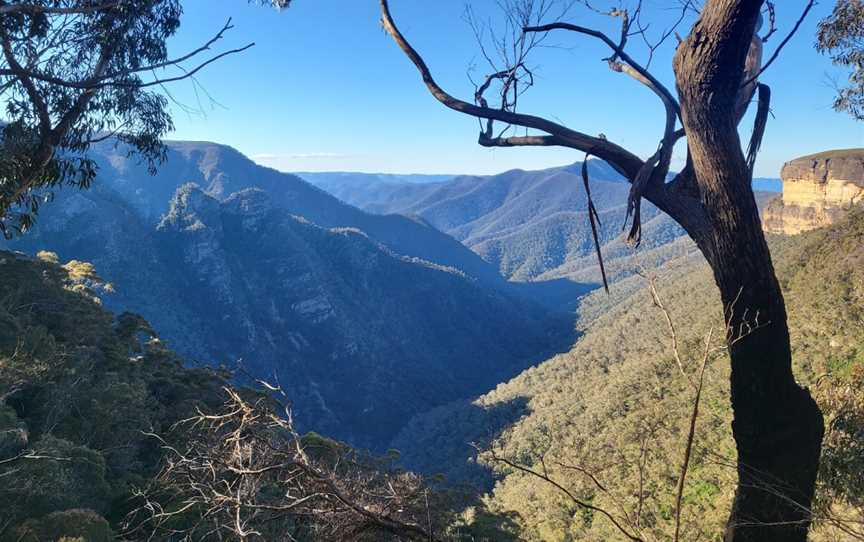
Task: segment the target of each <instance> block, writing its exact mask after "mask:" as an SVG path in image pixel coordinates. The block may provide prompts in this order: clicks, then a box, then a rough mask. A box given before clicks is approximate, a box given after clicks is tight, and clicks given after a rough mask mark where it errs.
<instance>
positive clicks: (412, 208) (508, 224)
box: [313, 160, 683, 284]
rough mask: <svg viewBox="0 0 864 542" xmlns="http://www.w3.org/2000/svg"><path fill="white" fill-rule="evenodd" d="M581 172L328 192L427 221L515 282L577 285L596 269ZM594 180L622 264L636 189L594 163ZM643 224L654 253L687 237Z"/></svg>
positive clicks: (608, 237) (661, 225)
mask: <svg viewBox="0 0 864 542" xmlns="http://www.w3.org/2000/svg"><path fill="white" fill-rule="evenodd" d="M580 169H581V163H576V164H573V165H571V166H567V167H560V168H553V169H547V170H541V171H523V170H518V169H517V170H512V171H507V172H505V173H501V174H499V175H492V176H479V177H478V176H459V177H455V178H453V179H450V180H447V181H443V182H440V181H439V182H431V183H424V184H416V183H410V184H409V183H395V182H380V183H369V182H368V181H367V182H363V181H359V180H358V181H355V180H353V179H351V178H348V177H342V179H341V180H342V182H341V184H338V183H336V182H335V180H334V179H330V181H329V182H328V183H327V184H322V185H321V186H322V188H324V189H327V190H329V191H331V192H332V193H333V194H334V195H336V196H338V197H340V198H342V199H344V200H345V201H346V202H348V203H351V204H353V205H357V206H359V207H361V208H363V209H365V210H367V211H370V212H374V213H380V214H384V215H386V214H391V213H400V214H405V215H408V216H417V217H420V218H421V219H422V220H424V221H426V222H428V223H429V224H431V225H433V226H435V227H436V228H438V229H440V230H441V231H444V232H446V233H448V234H450V235H452V236H453V237H454V238H456V239H458V240H459V241H461V242H462V243H463V244H465V246H467V247H469V248H470V249H471V250H473V251H474V252H475V253H477V254H478V255H480V256H482V257H483V259H484V260H486V261H487V262H489V263H490V264H492V265H493V266H495V267H496V268H498V270H499V271H500V272H501V274H502V275H504V276H505V277H507V278H508V279H511V280H522V281H524V280H537V279H540V278H546V277H548V278H572V277H573V276H575V275H576V274H579V273H580V271H583V270H584V269H585V267H586V266H588V267H591V266H593V265H594V263H596V258H595V257H594V245H593V241H592V239H591V234H590V227H589V222H588V214H587V198H586V195H585V191H584V189H583V186H582V179H581V174H580ZM589 178H590V179H591V190H592V195H593V199H594V204H595V205H596V206H597V209H598V211H599V213H600V220H601V227H600V239H601V242H602V244H603V245H604V252H610V257H612V258H614V257H615V256H618V255H619V254H618V251H613V250H612V249H613V247H612V245H614V244H615V243H616V240H618V239H619V237H620V236H621V232H622V226H623V224H624V215H625V211H626V202H627V194H628V193H629V190H630V187H629V185H628V184H627V182H626V181H625V180H624V179H623V177H621V175H619V174H618V173H617V172H616V171H615V170H614V169H612V168H611V167H610V166H609V165H608V164H606V163H605V162H602V161H600V160H591V161H590V162H589ZM313 182H314V181H313ZM643 220H644V222H645V245H646V247H647V248H653V247H655V246H658V245H662V244H666V243H668V242H670V241H672V240H674V239H675V238H677V237H680V236H681V235H682V234H683V232H682V231H681V230H680V229H679V228H678V227H677V226H676V225H675V224H674V222H672V221H671V220H670V219H668V218H666V217H665V216H661V215H660V214H659V213H658V211H657V210H656V209H655V208H654V207H653V206H651V205H650V204H646V205H645V208H644V210H643ZM618 244H620V243H618ZM588 256H590V258H587V257H588ZM577 264H578V265H577ZM584 275H585V274H582V275H580V276H579V280H580V281H583V282H585V281H587V282H593V283H595V284H596V283H598V282H599V281H600V275H599V272H598V273H596V274H592V275H590V276H587V277H586V276H584Z"/></svg>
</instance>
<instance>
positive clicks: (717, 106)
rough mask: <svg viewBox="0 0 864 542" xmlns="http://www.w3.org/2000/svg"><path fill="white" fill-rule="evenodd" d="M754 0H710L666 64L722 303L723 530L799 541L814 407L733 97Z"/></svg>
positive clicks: (815, 424)
mask: <svg viewBox="0 0 864 542" xmlns="http://www.w3.org/2000/svg"><path fill="white" fill-rule="evenodd" d="M761 5H762V2H761V0H760V1H756V0H751V1H741V0H720V1H717V0H715V1H712V2H708V3H707V4H706V6H705V8H704V10H703V12H702V17H701V18H700V20H699V22H697V23H696V25H695V27H694V28H693V31H692V32H691V33H690V36H689V37H688V38H687V39H686V40H685V41H684V42H683V43H682V44H681V45H680V46H679V48H678V51H677V53H676V56H675V73H676V81H677V86H678V94H679V97H680V100H681V114H682V121H683V124H684V128H685V130H686V132H687V143H688V150H689V152H690V155H691V157H692V179H693V182H695V186H696V187H698V192H699V194H700V197H701V201H702V205H703V208H704V210H705V215H706V216H705V219H706V221H707V228H705V229H704V233H702V234H699V235H701V236H703V237H704V239H702V240H701V241H702V242H700V243H699V245H700V247H701V248H702V251H703V253H704V254H705V257H706V259H707V260H708V263H709V264H710V266H711V269H712V271H713V273H714V279H715V281H716V283H717V286H718V287H719V289H720V295H721V299H722V301H723V305H724V307H725V309H726V319H727V324H728V330H727V332H728V335H727V341H728V344H729V353H730V356H731V359H732V377H731V390H732V409H733V412H734V420H733V423H732V429H733V434H734V437H735V443H736V446H737V450H738V477H739V480H738V488H737V491H736V496H735V502H734V504H733V508H732V512H731V514H730V518H729V523H728V527H727V533H726V540H731V541H735V542H744V541H754V542H755V541H760V542H773V541H778V542H779V541H802V542H803V541H805V540H806V538H807V529H808V527H809V524H810V519H809V518H810V511H809V509H810V504H811V501H812V498H813V492H814V486H815V481H816V472H817V469H818V465H819V453H820V448H821V443H822V434H823V422H822V415H821V412H820V411H819V408H818V407H817V405H816V403H815V402H814V401H813V399H812V398H811V396H810V394H809V393H808V391H807V390H806V389H802V388H801V387H800V386H798V384H797V383H796V382H795V379H794V376H793V374H792V356H791V351H790V344H789V329H788V326H787V320H786V308H785V305H784V300H783V294H782V292H781V290H780V285H779V283H778V282H777V278H776V276H775V273H774V268H773V265H772V262H771V255H770V253H769V251H768V246H767V244H766V242H765V237H764V235H763V233H762V227H761V223H760V220H759V213H758V209H757V207H756V202H755V200H754V197H753V190H752V188H751V182H752V175H751V172H750V170H749V167H748V166H747V163H746V161H745V158H744V155H743V153H742V151H741V142H740V141H739V137H738V129H737V124H738V119H736V118H735V117H734V115H733V114H732V112H733V111H734V104H735V100H736V96H737V95H738V94H739V92H740V89H741V82H742V69H741V67H742V65H743V64H744V57H745V56H746V54H747V51H748V48H749V43H750V39H751V36H752V35H753V26H754V24H755V20H756V17H757V16H758V13H759V9H760V8H761Z"/></svg>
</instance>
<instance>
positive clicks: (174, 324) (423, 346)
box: [11, 142, 574, 449]
mask: <svg viewBox="0 0 864 542" xmlns="http://www.w3.org/2000/svg"><path fill="white" fill-rule="evenodd" d="M95 151H96V153H95V155H96V158H97V159H98V162H99V164H100V172H99V176H98V178H97V180H96V182H95V184H94V186H93V187H92V189H90V190H87V191H73V190H68V191H63V192H62V193H60V194H58V197H57V200H56V201H55V202H54V203H52V204H51V205H48V206H46V207H45V208H44V209H43V213H42V214H41V216H40V218H39V222H38V225H37V227H36V228H35V229H34V230H33V231H31V232H29V233H28V234H27V235H26V236H25V237H24V238H22V239H20V240H17V241H15V242H12V243H11V246H12V248H16V249H19V250H24V251H26V252H29V253H33V252H35V251H36V250H42V249H45V250H50V251H54V252H57V253H58V254H59V256H60V257H61V259H62V260H64V261H65V260H69V259H73V258H75V259H81V260H86V261H91V262H93V263H94V264H95V265H96V268H97V270H98V271H99V273H100V274H101V275H103V276H104V277H106V278H107V279H108V280H110V281H112V282H113V283H114V285H115V288H116V294H114V295H108V296H106V297H105V299H104V302H105V303H106V305H107V306H108V307H109V308H111V309H113V310H118V311H119V310H130V311H134V312H137V313H140V314H142V315H143V316H144V317H146V318H147V319H148V320H149V321H150V322H151V323H152V324H153V326H154V328H155V329H156V330H157V331H158V332H159V333H160V335H161V336H162V337H163V338H165V339H166V340H167V341H168V342H169V344H170V345H171V346H172V347H174V348H175V349H176V350H178V351H179V352H180V353H182V354H184V355H185V356H187V357H188V358H190V359H192V360H194V361H196V362H198V363H216V364H219V363H224V364H228V365H232V364H234V363H236V362H237V361H238V360H242V363H243V367H244V369H245V371H248V372H249V373H250V374H251V376H254V377H256V378H266V379H276V380H278V382H279V383H280V384H281V385H282V386H283V387H284V388H285V389H286V390H288V391H289V393H290V395H291V397H292V400H293V401H294V404H295V407H296V411H297V415H298V419H299V421H300V423H301V426H302V427H303V428H305V429H316V430H319V431H322V432H324V433H326V434H328V435H332V436H334V437H337V438H340V439H345V440H347V441H348V442H351V443H352V444H355V445H358V446H365V447H371V448H375V449H381V448H382V447H384V446H385V445H386V444H387V443H388V442H389V440H390V438H391V437H392V436H393V435H395V434H396V433H397V432H398V431H399V430H400V429H401V427H402V425H403V424H404V423H406V422H407V420H408V419H410V418H411V417H412V416H414V415H416V414H418V413H422V412H425V411H427V410H430V409H432V408H435V407H437V406H440V405H442V404H445V403H448V402H451V401H454V400H457V399H463V398H468V397H471V396H474V395H476V394H478V393H481V392H483V391H485V390H486V389H488V388H489V387H492V386H494V385H495V384H496V383H498V382H500V381H502V380H506V379H507V378H509V377H512V376H513V375H515V374H517V373H518V372H519V371H520V370H522V369H524V368H525V367H528V366H530V365H532V364H533V363H536V362H537V361H539V360H540V359H543V358H544V357H546V355H547V354H548V353H549V352H552V351H558V350H564V349H567V348H568V347H569V345H570V344H571V343H572V340H573V333H574V332H573V326H572V317H567V316H564V315H557V314H553V313H551V312H550V311H548V310H547V309H544V308H542V307H541V306H540V305H538V304H536V303H533V302H531V301H528V300H526V299H525V295H524V291H523V289H521V288H515V287H512V286H511V285H509V284H508V283H507V282H506V281H504V280H503V279H502V278H501V276H500V275H499V274H498V272H497V270H496V269H495V268H494V267H493V266H491V265H489V264H488V263H486V262H485V261H483V260H482V259H481V258H480V257H479V256H478V255H476V254H475V253H474V252H472V251H470V250H469V249H467V248H466V247H464V246H463V245H462V244H460V243H459V242H458V241H456V240H455V239H453V238H452V237H449V236H448V235H446V234H444V233H442V232H440V231H438V230H437V229H435V228H433V227H431V226H430V225H428V224H427V223H425V222H424V221H423V220H422V219H419V218H416V217H415V218H407V217H404V216H399V215H392V216H380V215H373V214H369V213H366V212H364V211H361V210H359V209H356V208H354V207H352V206H350V205H347V204H345V203H343V202H341V201H339V200H338V199H336V198H335V197H333V196H331V195H329V194H327V193H326V192H324V191H323V190H320V189H318V188H315V187H313V186H311V185H309V184H308V183H306V182H305V181H303V180H301V179H299V178H298V177H296V176H293V175H289V174H284V173H279V172H277V171H274V170H271V169H268V168H264V167H261V166H258V165H256V164H254V163H253V162H252V161H250V160H248V159H247V158H246V157H244V156H243V155H241V154H240V153H238V152H237V151H235V150H233V149H231V148H229V147H225V146H221V145H216V144H211V143H198V142H195V143H193V142H172V143H170V144H169V148H168V159H167V161H166V162H165V164H163V166H162V167H161V168H160V170H159V173H158V174H157V175H156V176H155V177H150V176H149V175H148V174H147V172H146V170H145V169H144V168H143V167H142V166H139V165H137V164H136V163H135V162H134V161H133V160H130V159H128V158H127V157H126V153H125V151H124V150H123V149H119V150H114V149H113V148H112V147H111V146H110V145H104V146H100V147H98V148H97V149H95Z"/></svg>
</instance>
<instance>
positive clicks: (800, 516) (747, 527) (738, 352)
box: [380, 0, 823, 542]
mask: <svg viewBox="0 0 864 542" xmlns="http://www.w3.org/2000/svg"><path fill="white" fill-rule="evenodd" d="M380 2H381V13H382V22H383V25H384V29H385V30H386V31H387V32H388V33H389V34H390V35H391V36H392V37H393V39H394V40H395V41H396V43H397V45H398V46H399V47H400V48H401V49H402V51H403V52H404V53H405V54H406V55H407V56H408V58H409V59H410V60H411V61H412V62H413V64H414V65H415V67H416V68H417V70H418V71H419V72H420V75H421V77H422V79H423V82H424V83H425V85H426V87H427V88H428V89H429V91H430V92H431V94H432V95H433V96H434V97H435V98H436V99H437V100H438V101H440V102H441V103H442V104H444V105H445V106H447V107H449V108H450V109H453V110H455V111H459V112H460V113H464V114H466V115H470V116H473V117H477V118H479V119H483V120H486V121H487V125H486V129H485V130H484V131H482V132H481V134H480V138H479V143H480V144H481V145H484V146H495V147H513V146H563V147H569V148H572V149H577V150H580V151H583V152H586V153H590V154H592V155H594V156H597V157H599V158H602V159H604V160H606V161H607V162H609V163H610V164H611V165H612V167H614V168H615V169H616V170H618V171H619V172H620V173H622V174H623V175H624V176H625V177H627V179H628V180H629V181H630V182H631V183H632V185H633V187H632V191H631V195H630V198H629V201H628V207H629V208H630V209H631V211H632V212H633V214H634V222H633V227H632V228H631V238H633V239H635V240H637V241H638V235H639V202H640V200H641V198H643V197H644V198H645V199H647V200H648V201H650V202H651V203H653V204H654V205H655V206H657V207H658V208H659V209H660V210H662V211H664V212H666V213H667V214H669V215H670V216H671V217H672V218H673V219H674V220H675V221H677V222H678V223H679V224H680V225H681V226H682V227H683V228H684V229H685V230H686V231H687V233H688V234H689V235H690V237H691V238H692V239H693V240H694V241H695V242H696V244H697V246H698V247H699V249H700V250H701V252H702V254H703V255H704V256H705V258H706V260H707V261H708V263H709V264H710V266H711V269H712V271H713V274H714V279H715V282H716V283H717V286H718V288H719V289H720V294H721V299H722V301H723V304H724V307H725V309H726V323H727V329H728V334H727V343H728V346H729V353H730V357H731V359H732V376H731V390H732V397H731V400H732V409H733V413H734V421H733V424H732V425H733V434H734V437H735V442H736V446H737V449H738V477H739V480H738V488H737V491H736V497H735V502H734V505H733V508H732V511H731V513H730V517H729V522H728V526H727V530H726V533H725V540H727V541H732V542H750V541H753V542H755V541H760V542H775V541H777V542H779V541H784V542H785V541H792V542H805V540H806V537H807V530H808V528H809V525H810V505H811V501H812V498H813V492H814V486H815V480H816V472H817V469H818V464H819V453H820V448H821V442H822V434H823V420H822V414H821V412H820V411H819V408H818V406H817V405H816V403H815V402H814V401H813V399H812V398H811V396H810V394H809V392H808V391H807V390H806V389H802V388H801V387H800V386H798V384H797V383H796V382H795V379H794V376H793V374H792V357H791V350H790V344H789V329H788V326H787V322H786V308H785V304H784V301H783V295H782V292H781V291H780V286H779V284H778V282H777V278H776V276H775V274H774V268H773V265H772V263H771V255H770V253H769V251H768V245H767V244H766V242H765V237H764V235H763V233H762V228H761V224H760V220H759V214H758V211H757V208H756V202H755V200H754V197H753V189H752V187H751V182H752V171H751V168H752V163H753V160H754V159H755V154H756V152H757V151H758V149H759V145H760V143H761V137H762V133H763V131H764V125H765V122H767V108H768V103H769V102H768V99H769V96H770V89H769V88H768V87H767V86H766V85H764V84H759V83H758V81H757V78H758V76H759V74H761V73H762V72H763V71H764V69H765V68H767V64H766V65H761V59H762V51H761V49H762V43H763V42H764V41H765V40H766V38H767V36H770V35H771V34H772V33H773V32H774V29H773V24H772V25H771V26H772V29H771V30H769V31H768V34H767V35H766V36H764V37H761V38H760V37H759V36H758V35H757V34H756V32H757V31H758V29H757V21H758V19H759V16H760V11H761V10H762V8H763V4H764V0H707V1H705V2H704V6H703V8H702V11H701V13H700V17H699V19H698V20H697V21H696V23H695V24H694V26H693V28H692V29H691V31H690V33H689V35H688V36H687V37H686V38H685V39H684V40H682V42H681V43H680V44H679V45H678V48H677V51H676V54H675V58H674V71H675V80H676V90H677V97H676V96H675V95H673V94H672V93H671V92H669V90H668V89H666V88H665V87H664V86H663V84H662V83H661V82H660V81H658V80H657V79H656V78H655V77H653V76H652V75H651V74H650V72H649V71H648V70H647V69H646V67H645V66H643V65H641V64H639V63H638V62H637V61H636V60H634V59H633V58H632V57H631V56H629V55H628V54H627V53H626V52H625V51H624V47H625V46H626V36H627V32H628V31H629V30H630V26H629V22H628V21H630V18H629V17H627V16H626V14H625V16H624V17H623V20H624V24H623V25H622V36H621V38H620V39H618V40H615V39H612V38H611V37H609V36H607V35H605V34H604V33H602V32H600V31H597V30H594V29H590V28H585V27H581V26H577V25H573V24H569V23H563V22H560V21H555V22H552V23H550V24H545V25H525V26H524V27H523V28H522V31H523V32H524V33H530V32H550V31H557V30H566V31H570V32H573V33H575V34H577V35H581V36H586V37H588V38H591V39H598V40H600V41H601V42H602V43H604V44H605V45H606V46H608V47H609V49H610V50H611V52H612V56H611V57H610V58H608V59H605V60H607V62H608V63H609V67H610V68H611V69H612V70H613V71H616V72H619V73H623V74H626V75H629V76H630V77H631V78H632V79H634V80H635V81H637V82H639V83H641V84H642V85H644V86H646V87H647V88H648V89H649V90H650V91H652V92H653V93H654V94H655V95H656V96H657V97H658V98H659V99H660V101H661V102H662V104H663V106H664V108H665V110H666V113H667V115H666V123H665V126H664V127H663V130H662V131H661V132H660V135H659V137H658V141H659V143H658V149H657V152H656V153H655V154H654V155H653V156H651V157H649V158H648V159H647V160H642V159H641V158H639V157H638V156H636V155H635V154H634V153H632V152H630V151H628V150H627V149H625V148H623V147H621V146H620V145H617V144H615V143H613V142H611V141H609V140H607V139H606V138H605V137H603V136H599V137H593V136H590V135H587V134H585V133H582V132H579V131H576V130H573V129H571V128H569V127H567V126H563V125H561V124H559V123H556V122H552V121H550V120H547V119H544V118H542V117H537V116H533V115H526V114H523V113H518V112H516V111H515V105H510V104H504V105H502V106H501V107H500V108H498V109H496V108H492V107H489V106H488V104H487V103H486V101H485V100H476V99H475V102H477V103H474V104H472V103H469V102H466V101H463V100H460V99H458V98H455V97H454V96H452V95H451V94H449V93H447V92H446V91H445V90H444V89H442V88H441V87H440V86H438V84H437V83H436V82H435V79H434V78H433V76H432V73H431V71H430V70H429V67H428V66H427V65H426V63H425V61H424V60H423V58H422V57H421V56H420V54H419V53H418V52H417V51H416V50H415V49H414V48H413V47H412V46H411V45H410V44H409V43H408V41H407V40H406V39H405V37H404V36H403V35H402V33H401V32H400V31H399V29H398V28H397V26H396V24H395V22H394V21H393V18H392V16H391V13H390V9H389V5H388V1H387V0H380ZM811 4H812V2H811V3H808V4H807V6H806V7H805V10H804V13H803V14H802V16H801V18H800V19H799V23H798V24H797V25H796V27H795V28H793V30H792V33H794V32H795V30H796V29H797V28H798V26H800V20H801V19H803V18H804V17H805V16H806V14H807V12H808V11H809V7H810V5H811ZM686 6H692V4H690V3H688V4H687V5H686ZM686 9H687V7H685V10H686ZM616 14H617V12H616ZM619 16H620V14H619ZM772 20H773V18H772ZM671 33H672V32H671V31H669V32H667V33H665V36H666V37H668V35H670V34H671ZM790 36H791V33H790ZM664 39H665V38H664ZM788 39H789V38H788V37H787V38H786V39H785V40H784V41H783V43H782V44H781V45H780V48H782V46H783V45H784V44H785V43H786V42H787V41H788ZM778 51H779V48H778V50H777V51H775V53H774V54H773V55H772V56H771V59H773V58H776V56H777V52H778ZM652 52H653V49H652ZM522 60H523V59H519V62H522ZM510 68H513V67H512V66H510ZM510 73H512V72H510ZM757 85H758V88H759V90H760V105H761V111H760V112H759V113H758V114H757V121H756V126H755V127H754V135H753V138H752V140H751V144H750V148H749V152H748V156H747V157H746V158H745V155H744V152H743V150H742V148H741V141H740V139H739V136H738V124H739V122H740V121H741V118H742V117H743V116H744V112H746V106H747V104H748V103H749V101H750V99H751V97H752V95H753V93H754V90H755V89H756V88H757ZM486 86H488V85H486ZM483 90H486V89H485V87H484V88H483ZM480 94H481V98H482V92H480ZM679 121H680V124H681V127H680V128H677V129H676V127H677V125H678V122H679ZM492 122H502V123H504V124H506V125H509V126H520V127H524V128H529V129H533V130H536V131H538V132H540V134H535V135H527V134H526V135H524V136H518V137H500V136H499V137H492V136H491V134H492V130H491V124H492ZM683 137H686V139H687V147H688V156H687V165H686V166H685V167H684V169H683V170H682V171H681V172H680V173H679V174H678V175H677V176H676V177H675V178H674V179H673V180H672V181H671V182H665V179H666V175H667V174H668V171H669V161H670V158H671V153H672V149H673V147H674V145H675V143H676V142H677V141H678V140H680V139H681V138H683Z"/></svg>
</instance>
